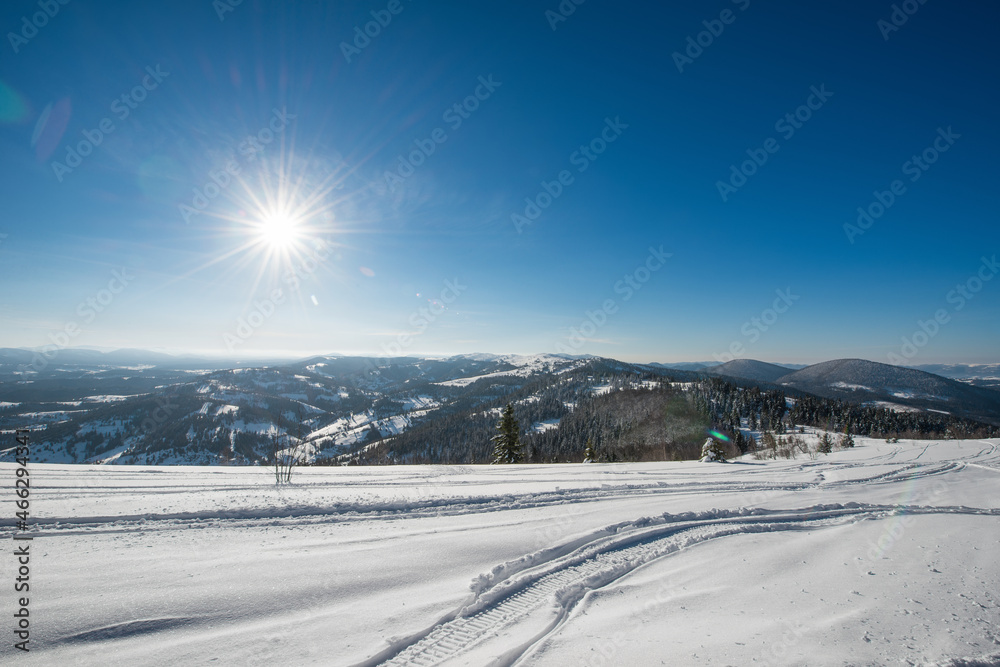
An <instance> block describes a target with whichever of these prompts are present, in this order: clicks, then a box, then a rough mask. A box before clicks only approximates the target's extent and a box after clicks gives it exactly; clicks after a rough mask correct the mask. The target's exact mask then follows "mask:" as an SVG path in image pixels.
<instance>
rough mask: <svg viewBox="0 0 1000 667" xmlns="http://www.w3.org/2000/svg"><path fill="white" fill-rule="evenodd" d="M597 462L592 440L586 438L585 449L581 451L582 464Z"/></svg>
mask: <svg viewBox="0 0 1000 667" xmlns="http://www.w3.org/2000/svg"><path fill="white" fill-rule="evenodd" d="M596 460H597V452H595V451H594V440H593V438H587V447H586V448H585V449H584V450H583V462H584V463H593V462H594V461H596Z"/></svg>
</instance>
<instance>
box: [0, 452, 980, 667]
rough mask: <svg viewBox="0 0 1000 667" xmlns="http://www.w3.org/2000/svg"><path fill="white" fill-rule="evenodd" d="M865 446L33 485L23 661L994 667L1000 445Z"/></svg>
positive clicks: (49, 475)
mask: <svg viewBox="0 0 1000 667" xmlns="http://www.w3.org/2000/svg"><path fill="white" fill-rule="evenodd" d="M857 442H858V446H857V447H856V448H854V449H851V450H843V451H835V452H834V453H833V454H831V455H828V456H823V455H821V456H820V457H819V458H817V459H815V460H812V459H809V458H805V457H800V458H799V459H797V460H794V459H793V460H784V459H779V460H776V461H754V460H751V459H739V460H736V461H734V462H732V463H729V464H725V465H722V464H715V465H704V464H699V463H697V462H676V463H643V464H637V463H630V464H601V463H598V464H591V465H581V464H565V465H535V466H529V465H516V466H471V465H466V466H395V467H392V466H386V467H370V468H365V467H336V468H300V469H297V470H296V471H295V472H294V474H293V484H292V485H291V486H288V487H281V488H277V487H275V485H274V476H273V472H272V471H271V470H269V469H267V468H262V467H261V468H227V467H188V466H183V467H154V466H148V467H147V466H113V467H102V466H84V465H77V466H73V465H56V464H36V465H31V466H30V471H31V477H32V496H31V498H32V505H31V509H32V520H31V521H32V525H33V528H32V531H31V535H32V536H33V537H34V540H33V541H32V542H31V550H32V551H31V553H32V560H31V564H32V570H31V575H32V580H31V586H32V589H31V592H32V596H31V620H32V624H31V652H30V653H27V654H19V655H18V656H17V660H18V661H19V663H23V664H26V665H35V664H37V665H51V664H142V665H177V664H196V663H197V664H211V663H212V662H215V663H217V664H286V665H303V664H336V665H340V664H344V665H347V664H369V665H375V664H393V665H409V664H425V665H432V664H456V665H461V664H465V665H484V664H488V663H491V661H494V660H495V663H494V664H500V665H511V664H514V663H515V661H516V664H518V665H524V666H529V665H530V666H539V667H541V666H561V665H656V664H669V665H844V664H858V665H860V664H878V665H883V664H904V665H905V664H921V665H925V664H948V661H951V660H958V659H960V658H967V659H969V660H972V659H979V660H981V661H982V662H981V663H976V664H997V663H998V661H1000V645H998V643H1000V631H998V627H1000V593H998V591H1000V566H998V564H997V558H996V553H997V549H998V548H1000V529H998V523H1000V474H998V473H1000V440H975V441H972V440H968V441H962V440H949V441H907V440H904V441H901V442H899V443H893V444H889V443H885V442H884V441H881V440H872V439H868V438H857ZM14 468H15V466H14V465H13V464H0V475H2V476H3V477H4V479H7V480H10V479H13V471H14ZM36 484H37V486H36ZM3 521H4V523H3V524H2V525H3V530H4V532H5V533H6V534H5V535H4V536H3V537H5V538H6V539H9V531H10V530H11V528H12V518H5V519H4V520H3ZM11 660H13V648H12V646H11V642H6V643H5V644H4V645H3V646H2V647H0V661H4V662H7V661H11ZM955 664H959V663H955Z"/></svg>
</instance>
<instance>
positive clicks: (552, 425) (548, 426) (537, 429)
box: [531, 419, 559, 433]
mask: <svg viewBox="0 0 1000 667" xmlns="http://www.w3.org/2000/svg"><path fill="white" fill-rule="evenodd" d="M556 428H559V420H558V419H546V420H544V421H540V422H535V423H534V424H532V425H531V431H532V432H534V433H545V432H546V431H551V430H552V429H556Z"/></svg>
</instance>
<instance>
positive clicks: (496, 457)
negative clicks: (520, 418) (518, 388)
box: [493, 403, 524, 463]
mask: <svg viewBox="0 0 1000 667" xmlns="http://www.w3.org/2000/svg"><path fill="white" fill-rule="evenodd" d="M497 431H498V433H497V434H496V435H495V436H493V442H494V447H493V463H520V462H521V461H522V460H523V459H524V455H523V454H522V452H521V442H520V432H521V427H520V425H518V423H517V420H516V419H514V406H513V405H511V404H510V403H508V404H507V407H505V408H504V409H503V416H501V417H500V421H498V422H497Z"/></svg>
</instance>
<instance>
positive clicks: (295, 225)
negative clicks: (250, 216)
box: [257, 211, 301, 249]
mask: <svg viewBox="0 0 1000 667" xmlns="http://www.w3.org/2000/svg"><path fill="white" fill-rule="evenodd" d="M300 225H301V221H300V220H299V219H298V218H296V217H295V216H294V215H289V214H288V213H285V212H281V211H278V212H274V213H270V214H268V215H266V216H264V217H263V218H262V219H261V221H260V226H259V227H258V229H257V233H258V236H259V239H258V240H259V242H260V243H262V244H264V245H267V246H268V247H270V248H274V249H283V248H288V247H290V246H292V245H294V244H295V242H296V241H297V240H298V238H299V231H300V230H299V227H300Z"/></svg>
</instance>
